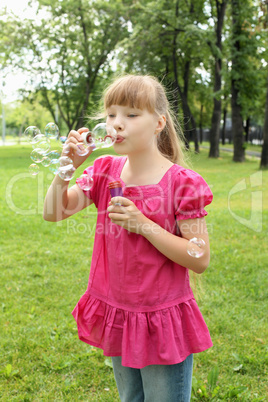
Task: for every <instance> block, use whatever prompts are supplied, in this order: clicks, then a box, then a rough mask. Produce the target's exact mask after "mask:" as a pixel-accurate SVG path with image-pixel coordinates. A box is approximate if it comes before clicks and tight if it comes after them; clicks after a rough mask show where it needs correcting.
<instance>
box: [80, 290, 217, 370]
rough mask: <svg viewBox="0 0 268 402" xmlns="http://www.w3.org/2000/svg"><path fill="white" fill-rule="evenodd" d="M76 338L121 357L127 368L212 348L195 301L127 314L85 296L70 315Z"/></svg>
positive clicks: (166, 361)
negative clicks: (77, 336) (74, 325)
mask: <svg viewBox="0 0 268 402" xmlns="http://www.w3.org/2000/svg"><path fill="white" fill-rule="evenodd" d="M72 314H73V316H74V318H75V320H76V322H77V326H78V335H79V339H80V340H81V341H83V342H86V343H88V344H90V345H93V346H96V347H99V348H101V349H103V353H104V355H105V356H122V364H123V366H126V367H133V368H143V367H145V366H148V365H151V364H176V363H179V362H181V361H183V360H185V359H186V357H187V356H188V355H189V354H191V353H199V352H202V351H204V350H206V349H208V348H210V347H211V346H212V341H211V338H210V335H209V331H208V328H207V326H206V324H205V321H204V319H203V317H202V314H201V312H200V310H199V308H198V306H197V303H196V301H195V299H190V300H188V301H186V302H183V303H180V304H177V305H175V306H172V307H169V308H165V309H161V310H157V311H154V312H129V311H126V310H122V309H118V308H116V307H113V306H111V305H109V304H107V303H105V302H104V301H102V300H99V299H97V298H95V297H93V296H91V295H90V294H89V293H87V292H86V293H85V294H84V295H83V296H82V297H81V299H80V300H79V302H78V304H77V305H76V307H75V309H74V310H73V312H72Z"/></svg>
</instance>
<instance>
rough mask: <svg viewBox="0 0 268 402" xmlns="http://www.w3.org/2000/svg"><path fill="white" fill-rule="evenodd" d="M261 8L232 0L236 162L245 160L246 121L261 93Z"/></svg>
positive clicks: (232, 72)
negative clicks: (258, 27) (259, 18)
mask: <svg viewBox="0 0 268 402" xmlns="http://www.w3.org/2000/svg"><path fill="white" fill-rule="evenodd" d="M257 24H258V18H257V8H256V7H253V6H252V4H251V2H250V0H245V1H243V3H242V2H241V1H240V0H232V36H231V53H232V71H231V92H232V102H231V104H232V130H233V143H234V155H233V160H234V161H235V162H243V161H244V160H245V135H244V127H243V120H247V119H248V118H249V117H250V115H251V111H252V109H253V107H254V105H255V104H256V101H257V99H258V98H259V96H260V92H261V91H260V88H261V87H260V82H261V81H262V80H261V76H262V73H261V72H260V71H258V70H257V69H256V63H257V60H258V47H259V46H260V43H261V42H260V39H261V36H260V35H259V34H258V29H256V25H257Z"/></svg>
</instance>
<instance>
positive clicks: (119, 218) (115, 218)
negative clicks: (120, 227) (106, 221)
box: [108, 212, 128, 223]
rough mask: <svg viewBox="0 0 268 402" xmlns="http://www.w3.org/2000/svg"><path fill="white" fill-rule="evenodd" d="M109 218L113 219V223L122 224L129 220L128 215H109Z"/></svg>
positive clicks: (113, 213)
mask: <svg viewBox="0 0 268 402" xmlns="http://www.w3.org/2000/svg"><path fill="white" fill-rule="evenodd" d="M108 216H109V218H110V219H111V221H112V222H113V223H117V222H120V223H122V222H125V221H126V220H127V219H128V217H126V215H124V214H119V213H115V212H111V213H109V214H108Z"/></svg>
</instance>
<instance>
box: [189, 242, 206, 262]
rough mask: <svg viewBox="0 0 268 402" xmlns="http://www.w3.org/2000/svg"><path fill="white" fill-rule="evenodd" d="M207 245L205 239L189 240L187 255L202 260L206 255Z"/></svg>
mask: <svg viewBox="0 0 268 402" xmlns="http://www.w3.org/2000/svg"><path fill="white" fill-rule="evenodd" d="M205 247H206V243H205V241H204V240H203V239H201V238H198V237H193V238H192V239H190V240H189V242H188V246H187V253H188V254H189V255H190V256H191V257H194V258H200V257H202V256H203V255H204V253H205Z"/></svg>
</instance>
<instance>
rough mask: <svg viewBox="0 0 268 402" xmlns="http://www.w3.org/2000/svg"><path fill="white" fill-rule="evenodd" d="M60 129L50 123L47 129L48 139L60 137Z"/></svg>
mask: <svg viewBox="0 0 268 402" xmlns="http://www.w3.org/2000/svg"><path fill="white" fill-rule="evenodd" d="M59 132H60V131H59V127H58V126H57V124H55V123H48V124H47V125H46V127H45V135H46V136H47V137H48V138H55V139H57V138H58V136H59Z"/></svg>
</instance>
